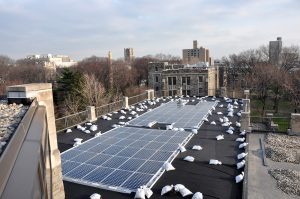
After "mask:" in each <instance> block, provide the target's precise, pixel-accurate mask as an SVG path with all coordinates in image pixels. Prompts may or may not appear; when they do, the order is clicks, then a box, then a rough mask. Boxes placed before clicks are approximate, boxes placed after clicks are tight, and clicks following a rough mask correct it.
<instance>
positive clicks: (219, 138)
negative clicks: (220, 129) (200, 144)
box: [216, 135, 224, 140]
mask: <svg viewBox="0 0 300 199" xmlns="http://www.w3.org/2000/svg"><path fill="white" fill-rule="evenodd" d="M216 138H217V140H224V135H218V136H217V137H216Z"/></svg>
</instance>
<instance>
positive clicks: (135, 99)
mask: <svg viewBox="0 0 300 199" xmlns="http://www.w3.org/2000/svg"><path fill="white" fill-rule="evenodd" d="M146 99H148V93H147V92H145V93H142V94H140V95H136V96H133V97H128V105H129V106H130V105H134V104H137V103H139V102H141V101H144V100H146Z"/></svg>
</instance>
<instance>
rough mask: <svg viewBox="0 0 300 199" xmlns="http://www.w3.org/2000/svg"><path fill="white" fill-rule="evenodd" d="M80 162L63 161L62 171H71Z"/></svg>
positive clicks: (64, 172)
mask: <svg viewBox="0 0 300 199" xmlns="http://www.w3.org/2000/svg"><path fill="white" fill-rule="evenodd" d="M79 165H80V163H78V162H71V161H62V173H63V175H64V174H66V173H67V172H69V171H71V170H72V169H74V168H76V167H78V166H79Z"/></svg>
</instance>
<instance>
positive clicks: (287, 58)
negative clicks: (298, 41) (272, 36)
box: [281, 45, 300, 70]
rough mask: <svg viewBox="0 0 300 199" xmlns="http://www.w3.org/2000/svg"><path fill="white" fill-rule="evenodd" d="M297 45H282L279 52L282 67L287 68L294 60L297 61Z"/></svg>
mask: <svg viewBox="0 0 300 199" xmlns="http://www.w3.org/2000/svg"><path fill="white" fill-rule="evenodd" d="M299 57H300V50H299V46H293V45H292V46H290V47H284V48H283V49H282V52H281V61H282V64H281V66H282V68H284V69H286V70H289V69H290V68H292V67H293V64H294V63H295V62H296V61H299Z"/></svg>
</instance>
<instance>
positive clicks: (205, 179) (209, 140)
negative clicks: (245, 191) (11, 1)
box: [58, 97, 243, 199]
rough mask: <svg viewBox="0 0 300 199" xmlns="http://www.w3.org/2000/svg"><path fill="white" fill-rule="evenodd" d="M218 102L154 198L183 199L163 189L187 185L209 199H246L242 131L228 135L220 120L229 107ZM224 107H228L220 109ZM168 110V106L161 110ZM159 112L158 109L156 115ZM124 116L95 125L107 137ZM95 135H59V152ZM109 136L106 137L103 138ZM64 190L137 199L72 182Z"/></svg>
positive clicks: (80, 194) (71, 194) (74, 131)
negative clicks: (163, 192) (188, 158)
mask: <svg viewBox="0 0 300 199" xmlns="http://www.w3.org/2000/svg"><path fill="white" fill-rule="evenodd" d="M188 100H189V101H190V102H193V103H195V102H196V103H197V102H199V101H200V100H199V98H198V99H197V98H188ZM205 100H206V101H207V102H209V103H214V102H215V100H213V99H212V98H210V97H207V98H205ZM218 100H220V102H219V103H218V106H217V107H216V110H215V111H213V114H212V115H210V116H209V117H208V120H209V122H205V123H203V124H202V123H201V124H202V125H201V126H200V129H198V133H197V134H195V135H193V137H192V138H191V139H190V140H189V141H188V142H187V143H185V147H186V149H187V151H186V152H183V153H179V154H178V155H177V156H176V157H175V159H174V160H173V161H172V165H173V166H174V167H175V168H176V170H174V171H168V172H164V173H163V175H162V176H161V177H160V178H159V179H158V180H157V182H156V183H155V184H154V186H153V187H152V191H153V192H154V194H153V196H152V197H151V198H181V196H179V195H176V194H175V193H171V195H169V196H160V192H161V189H162V187H163V186H165V185H171V184H173V185H175V184H183V185H185V186H186V187H187V188H188V189H189V190H191V191H192V192H193V193H195V192H198V191H200V192H202V193H203V195H204V197H205V198H242V183H239V184H236V183H235V176H236V175H238V174H240V173H241V170H237V169H236V163H237V159H236V155H237V154H238V153H240V152H243V150H241V149H238V144H239V143H238V142H236V141H235V139H236V138H238V137H239V135H238V132H239V129H237V128H236V129H235V133H234V134H233V135H229V134H226V133H225V131H226V130H227V129H228V127H224V126H221V124H220V122H219V118H220V117H223V116H225V115H227V108H226V107H227V103H226V102H225V101H224V100H223V99H218ZM168 101H170V99H165V100H164V101H163V100H160V101H159V102H158V103H156V104H155V105H147V106H148V108H152V109H153V108H155V107H159V106H160V104H161V103H167V102H168ZM221 104H223V105H224V106H223V107H219V105H221ZM198 105H199V104H198ZM203 105H204V104H203ZM164 106H166V105H163V106H161V107H164ZM186 106H190V105H186ZM240 108H241V106H239V107H238V108H237V109H234V112H235V113H237V112H238V111H240ZM158 109H159V108H158ZM158 109H155V110H154V111H156V110H158ZM217 112H223V113H224V115H218V114H216V113H217ZM142 113H145V111H143V112H139V113H138V114H139V115H141V114H142ZM147 114H150V112H148V113H146V115H147ZM121 115H122V114H121V113H120V112H118V113H117V114H113V115H112V116H111V117H112V120H109V121H107V120H103V119H100V118H99V119H98V120H97V121H96V122H94V124H96V125H98V131H99V130H101V132H102V133H104V132H107V131H109V130H110V129H112V128H113V127H112V125H113V124H118V123H119V122H120V121H124V120H119V117H120V116H121ZM146 115H145V116H146ZM204 115H205V114H204ZM126 118H127V117H126ZM138 118H139V117H138ZM138 118H137V119H138ZM201 120H202V118H199V122H200V121H201ZM238 120H239V117H238V116H236V114H235V115H234V117H232V118H230V121H231V122H232V123H233V124H234V123H235V121H238ZM126 121H129V120H125V122H126ZM133 121H134V120H133ZM211 121H215V122H216V123H217V125H211V124H210V122H211ZM129 125H130V122H129ZM136 128H143V127H136ZM98 131H97V132H98ZM108 133H109V132H108ZM94 134H95V133H94V132H92V133H90V134H85V133H84V132H82V131H79V130H77V129H72V132H71V133H60V134H58V146H59V149H60V151H61V152H63V151H65V150H67V149H70V148H72V146H73V144H74V141H73V140H74V138H82V139H83V140H84V141H86V140H89V139H91V138H93V137H94ZM105 134H106V133H104V134H103V136H104V135H105ZM220 134H223V135H224V140H221V141H217V140H216V136H217V135H220ZM100 137H101V136H100ZM194 145H200V146H201V147H202V148H203V150H201V151H195V150H192V149H191V148H192V147H193V146H194ZM186 156H193V157H194V158H195V161H194V162H192V163H190V162H186V161H184V160H183V158H184V157H186ZM210 159H217V160H220V161H221V162H222V165H209V164H208V161H209V160H210ZM64 186H65V192H66V198H88V197H89V196H90V195H91V194H93V193H99V194H101V195H102V197H103V198H120V199H122V198H133V196H134V193H131V194H125V193H118V192H114V191H109V190H105V189H101V188H95V187H91V186H87V185H82V184H77V183H74V182H69V181H64Z"/></svg>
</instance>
